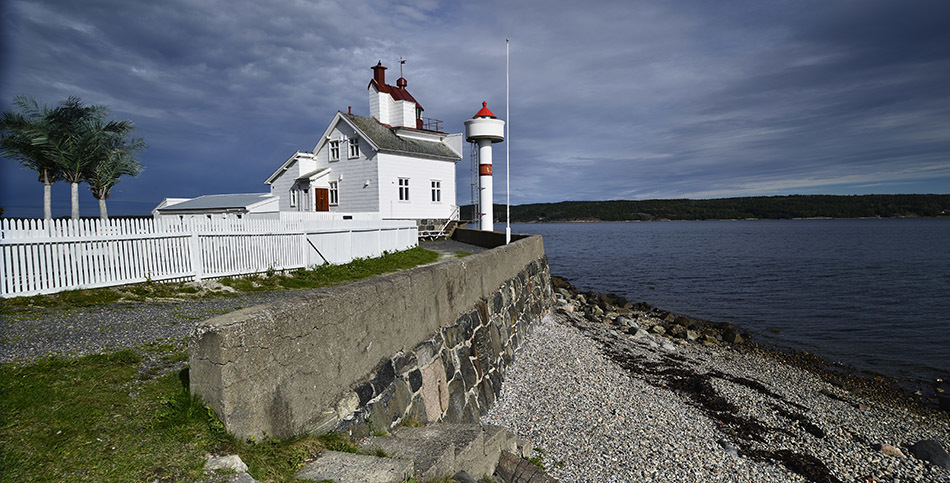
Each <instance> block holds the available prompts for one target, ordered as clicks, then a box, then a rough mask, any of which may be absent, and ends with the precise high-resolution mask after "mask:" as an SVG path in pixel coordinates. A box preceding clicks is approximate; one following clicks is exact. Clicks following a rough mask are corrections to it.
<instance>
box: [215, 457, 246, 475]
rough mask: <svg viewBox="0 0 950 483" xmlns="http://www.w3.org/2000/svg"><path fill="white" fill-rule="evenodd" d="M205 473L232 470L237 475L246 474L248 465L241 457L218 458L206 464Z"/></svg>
mask: <svg viewBox="0 0 950 483" xmlns="http://www.w3.org/2000/svg"><path fill="white" fill-rule="evenodd" d="M204 469H205V471H215V470H231V471H234V472H235V473H246V472H247V465H246V464H244V462H243V461H241V457H240V456H238V455H236V454H229V455H227V456H216V457H214V458H211V459H209V460H208V461H207V462H205V468H204Z"/></svg>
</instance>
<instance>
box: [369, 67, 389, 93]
mask: <svg viewBox="0 0 950 483" xmlns="http://www.w3.org/2000/svg"><path fill="white" fill-rule="evenodd" d="M372 69H373V80H375V81H376V85H377V86H379V88H380V90H382V89H385V88H384V87H383V86H384V85H386V68H385V67H383V61H379V62H377V63H376V65H374V66H373V67H372Z"/></svg>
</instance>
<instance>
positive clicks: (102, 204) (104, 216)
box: [99, 197, 109, 221]
mask: <svg viewBox="0 0 950 483" xmlns="http://www.w3.org/2000/svg"><path fill="white" fill-rule="evenodd" d="M99 219H100V220H102V221H107V220H108V219H109V211H108V210H106V199H105V197H103V198H99Z"/></svg>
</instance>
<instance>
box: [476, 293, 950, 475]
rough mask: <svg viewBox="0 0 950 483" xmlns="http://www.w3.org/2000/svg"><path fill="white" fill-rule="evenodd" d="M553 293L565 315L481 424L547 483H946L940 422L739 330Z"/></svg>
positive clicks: (539, 336)
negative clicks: (501, 433)
mask: <svg viewBox="0 0 950 483" xmlns="http://www.w3.org/2000/svg"><path fill="white" fill-rule="evenodd" d="M555 283H556V285H555V286H556V287H557V289H558V290H557V295H556V297H557V299H558V302H557V304H556V305H557V306H558V307H559V308H558V310H557V311H556V312H557V313H556V314H555V316H554V317H551V318H548V319H546V320H545V322H544V323H542V324H541V326H539V327H538V328H537V329H536V331H535V333H534V334H533V335H532V337H530V338H529V339H528V343H527V344H526V346H525V347H524V349H523V351H522V352H521V353H520V354H519V355H518V356H517V357H516V358H515V362H514V364H513V365H512V366H511V368H510V369H509V371H508V374H507V375H506V378H505V383H504V386H503V389H502V396H501V398H500V399H499V400H498V402H497V404H496V406H495V407H494V408H493V409H492V410H491V411H490V412H489V414H488V415H487V416H486V417H485V422H490V423H494V424H501V425H503V426H506V427H508V428H509V429H511V430H512V431H514V432H515V433H517V434H519V435H520V436H522V437H525V438H527V439H530V440H531V441H533V442H534V443H535V444H536V446H537V447H539V448H541V449H543V450H545V451H547V453H546V460H547V461H548V462H549V464H548V467H549V469H550V472H551V474H552V475H553V476H555V477H557V478H560V479H562V480H563V481H633V480H637V481H639V480H649V481H887V482H890V481H946V482H950V471H948V470H947V469H945V468H944V467H943V461H944V460H943V459H942V458H943V455H944V454H945V452H946V450H947V449H948V446H947V444H948V442H950V417H948V415H947V414H946V413H941V412H938V411H935V410H931V409H928V408H924V407H921V406H919V405H910V404H906V401H899V400H894V399H893V398H892V397H891V395H890V394H886V395H885V396H886V397H881V394H880V393H878V392H876V389H875V388H868V387H864V386H860V385H857V386H848V385H847V384H841V383H838V381H836V380H834V379H833V378H832V377H830V376H828V375H823V374H821V371H820V369H819V368H818V365H817V364H815V365H814V367H811V366H809V362H808V361H807V360H806V362H805V363H802V362H801V361H796V359H799V358H800V357H797V356H795V357H791V358H788V356H787V355H782V354H780V353H777V352H773V351H768V350H765V349H762V348H759V347H757V346H756V345H755V344H753V343H749V342H747V341H745V340H743V339H745V337H744V336H743V335H742V334H739V333H738V331H736V335H737V336H738V337H736V338H735V339H734V341H732V342H728V341H727V339H729V338H733V337H732V335H731V332H730V331H735V328H734V327H732V326H729V325H728V324H713V323H709V322H706V321H699V320H696V319H690V318H678V317H679V316H676V315H675V314H669V313H664V312H663V311H659V310H656V309H653V308H652V307H649V306H646V305H634V304H629V302H627V301H624V300H622V299H621V298H619V297H616V296H610V295H600V294H593V293H589V292H588V293H582V294H578V293H576V291H574V290H573V288H572V287H569V286H565V285H564V284H563V283H562V281H557V282H555ZM677 326H679V327H680V328H677ZM661 329H662V330H661ZM691 331H692V332H694V333H693V334H690V333H689V332H691ZM661 334H662V335H661ZM727 334H729V335H727ZM693 336H695V337H693ZM786 359H788V360H786ZM804 359H808V357H804ZM927 441H929V442H927ZM941 451H943V453H941Z"/></svg>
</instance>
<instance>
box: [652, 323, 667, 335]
mask: <svg viewBox="0 0 950 483" xmlns="http://www.w3.org/2000/svg"><path fill="white" fill-rule="evenodd" d="M650 332H653V333H654V334H657V335H663V334H665V333H666V329H665V328H663V326H662V325H654V326H653V327H650Z"/></svg>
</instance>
